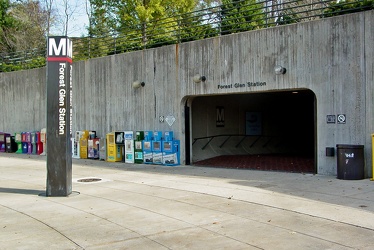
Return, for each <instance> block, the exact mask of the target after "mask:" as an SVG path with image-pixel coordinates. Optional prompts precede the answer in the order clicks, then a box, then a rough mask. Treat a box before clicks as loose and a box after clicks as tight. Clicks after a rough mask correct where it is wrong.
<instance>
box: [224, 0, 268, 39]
mask: <svg viewBox="0 0 374 250" xmlns="http://www.w3.org/2000/svg"><path fill="white" fill-rule="evenodd" d="M222 4H223V5H222V11H221V32H222V34H223V35H226V34H231V33H236V32H243V31H248V30H254V29H258V28H260V27H262V26H263V25H264V18H265V14H264V13H263V6H262V3H257V1H256V0H223V1H222Z"/></svg>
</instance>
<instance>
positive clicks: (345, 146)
mask: <svg viewBox="0 0 374 250" xmlns="http://www.w3.org/2000/svg"><path fill="white" fill-rule="evenodd" d="M336 147H337V148H363V147H364V145H352V144H336Z"/></svg>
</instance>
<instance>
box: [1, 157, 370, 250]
mask: <svg viewBox="0 0 374 250" xmlns="http://www.w3.org/2000/svg"><path fill="white" fill-rule="evenodd" d="M0 173H1V174H0V249H373V248H374V182H373V181H370V180H369V179H365V180H358V181H348V180H338V179H336V177H333V176H320V175H311V174H293V173H281V172H263V171H252V170H233V169H220V168H203V167H193V166H177V167H165V166H155V165H145V164H139V165H138V164H124V163H108V162H103V161H95V160H82V159H79V160H73V193H72V194H71V195H70V196H69V197H45V196H44V195H43V194H44V193H45V186H46V163H45V157H42V156H33V155H16V154H6V153H1V154H0ZM93 178H97V179H101V180H100V181H94V182H82V180H88V179H93Z"/></svg>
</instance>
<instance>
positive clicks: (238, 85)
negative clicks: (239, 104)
mask: <svg viewBox="0 0 374 250" xmlns="http://www.w3.org/2000/svg"><path fill="white" fill-rule="evenodd" d="M262 86H266V82H246V83H231V84H218V85H217V89H240V88H251V87H262Z"/></svg>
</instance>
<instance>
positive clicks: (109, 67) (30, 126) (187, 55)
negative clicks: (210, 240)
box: [0, 11, 374, 176]
mask: <svg viewBox="0 0 374 250" xmlns="http://www.w3.org/2000/svg"><path fill="white" fill-rule="evenodd" d="M373 22H374V11H366V12H361V13H358V14H351V15H345V16H339V17H334V18H327V19H323V20H318V21H312V22H306V23H300V24H295V25H287V26H280V27H276V28H270V29H265V30H258V31H251V32H246V33H240V34H233V35H228V36H222V37H216V38H211V39H207V40H202V41H195V42H189V43H184V44H179V45H170V46H165V47H161V48H157V49H149V50H144V51H139V52H131V53H125V54H120V55H113V56H108V57H104V58H96V59H92V60H88V61H81V62H76V63H74V66H73V84H74V94H73V98H74V100H73V102H74V113H73V118H74V125H73V131H75V130H82V129H88V130H96V131H97V134H98V135H99V136H104V135H105V134H106V133H107V132H110V131H115V130H163V131H165V130H173V131H174V133H175V137H176V138H178V139H180V140H181V145H184V134H185V130H184V113H183V112H184V105H185V102H186V101H187V103H191V102H188V100H189V98H190V97H193V96H202V95H216V94H220V95H221V94H233V93H256V92H264V91H278V90H290V89H310V90H312V91H313V92H314V93H315V95H316V103H317V105H316V106H317V107H316V108H317V113H316V114H317V115H316V116H317V117H316V123H317V124H316V127H317V133H316V135H317V150H316V151H317V165H318V173H321V174H331V175H334V174H336V158H331V157H330V158H329V157H326V156H325V148H326V147H335V146H336V144H363V145H365V156H366V167H365V168H366V174H367V175H368V176H371V133H372V132H373V130H374V127H373V97H374V93H373V91H374V88H373V87H372V86H373V80H374V76H373V67H374V65H373V58H374V47H373V46H372V41H373V40H374V26H373V25H372V23H373ZM275 65H281V66H283V67H285V68H286V69H287V73H286V74H284V75H276V74H275V73H274V66H275ZM196 74H200V75H204V76H206V77H207V81H205V82H201V83H195V82H194V81H193V76H194V75H196ZM45 76H46V73H45V69H44V68H42V69H35V70H29V71H20V72H13V73H3V74H0V103H1V106H0V114H1V119H0V131H6V132H11V133H14V132H16V131H30V130H39V129H40V128H42V127H45V126H46V124H45V115H46V113H45V103H46V97H45V92H46V91H45V88H46V86H45V84H46V83H45ZM136 80H139V81H144V82H145V87H143V88H139V89H134V88H132V83H133V82H134V81H136ZM256 83H257V84H256ZM258 83H261V84H258ZM256 85H258V86H256ZM338 114H345V115H346V118H347V120H346V123H345V124H338V123H334V124H328V123H327V122H326V116H327V115H338ZM167 116H170V117H174V118H175V122H174V123H173V125H172V126H169V125H168V124H167V123H166V122H160V119H159V118H160V117H164V118H165V117H167ZM194 122H197V123H199V121H194ZM201 126H204V124H201ZM181 151H182V152H181V153H182V154H181V157H182V159H184V154H185V148H184V147H182V148H181Z"/></svg>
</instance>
